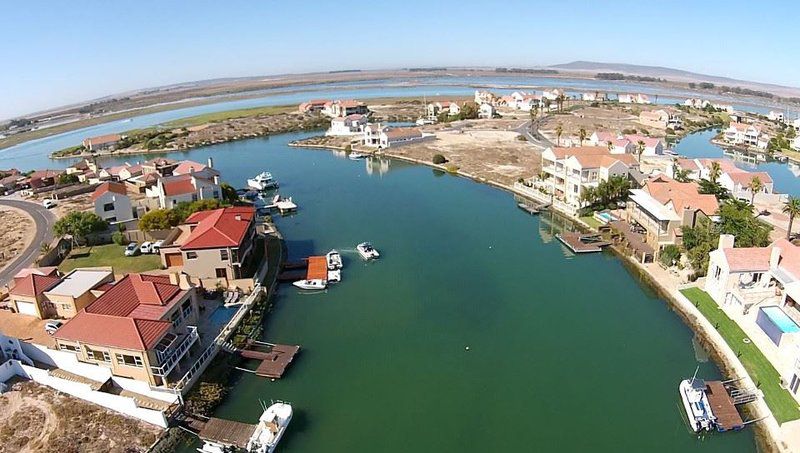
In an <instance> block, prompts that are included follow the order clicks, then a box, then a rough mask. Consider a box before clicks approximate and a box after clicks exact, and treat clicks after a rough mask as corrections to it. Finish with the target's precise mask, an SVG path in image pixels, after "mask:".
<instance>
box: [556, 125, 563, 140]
mask: <svg viewBox="0 0 800 453" xmlns="http://www.w3.org/2000/svg"><path fill="white" fill-rule="evenodd" d="M563 133H564V127H563V126H561V123H558V126H556V140H557V141H556V146H561V134H563Z"/></svg>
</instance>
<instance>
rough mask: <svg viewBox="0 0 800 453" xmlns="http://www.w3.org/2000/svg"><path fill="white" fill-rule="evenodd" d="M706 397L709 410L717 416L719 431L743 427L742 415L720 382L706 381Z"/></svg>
mask: <svg viewBox="0 0 800 453" xmlns="http://www.w3.org/2000/svg"><path fill="white" fill-rule="evenodd" d="M706 397H707V398H708V403H709V404H710V405H711V412H712V413H713V414H714V417H716V418H717V429H718V430H719V431H731V430H739V429H742V428H743V427H744V422H743V421H742V416H741V415H740V414H739V410H738V409H736V405H734V404H733V399H732V398H731V397H730V395H729V394H728V391H727V390H726V389H725V386H724V385H723V384H722V382H720V381H706Z"/></svg>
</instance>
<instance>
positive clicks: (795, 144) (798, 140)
mask: <svg viewBox="0 0 800 453" xmlns="http://www.w3.org/2000/svg"><path fill="white" fill-rule="evenodd" d="M792 148H794V149H796V150H798V151H800V136H797V137H795V138H794V140H792Z"/></svg>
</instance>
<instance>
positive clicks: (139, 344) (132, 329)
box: [53, 311, 172, 351]
mask: <svg viewBox="0 0 800 453" xmlns="http://www.w3.org/2000/svg"><path fill="white" fill-rule="evenodd" d="M171 326H172V323H170V322H169V321H153V320H147V319H134V318H125V317H118V316H109V315H98V314H94V313H87V312H86V311H81V312H79V313H78V314H77V315H76V316H75V317H74V318H72V319H70V320H69V321H67V322H66V323H65V324H64V325H63V326H61V328H60V329H58V331H56V333H55V334H54V335H53V336H54V337H55V338H57V339H60V340H69V341H80V342H81V343H84V344H89V345H98V346H107V347H113V348H120V349H128V350H133V351H147V350H149V349H152V348H153V346H155V345H156V343H157V342H158V341H159V340H160V339H161V337H162V336H163V335H164V334H165V333H167V332H168V331H169V329H170V327H171Z"/></svg>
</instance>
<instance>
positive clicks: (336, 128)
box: [325, 113, 367, 136]
mask: <svg viewBox="0 0 800 453" xmlns="http://www.w3.org/2000/svg"><path fill="white" fill-rule="evenodd" d="M366 125H367V116H366V115H360V114H357V113H356V114H353V115H347V116H338V117H336V118H333V119H332V120H331V127H330V129H328V130H327V132H325V135H328V136H349V135H358V134H361V133H363V132H364V127H366Z"/></svg>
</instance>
